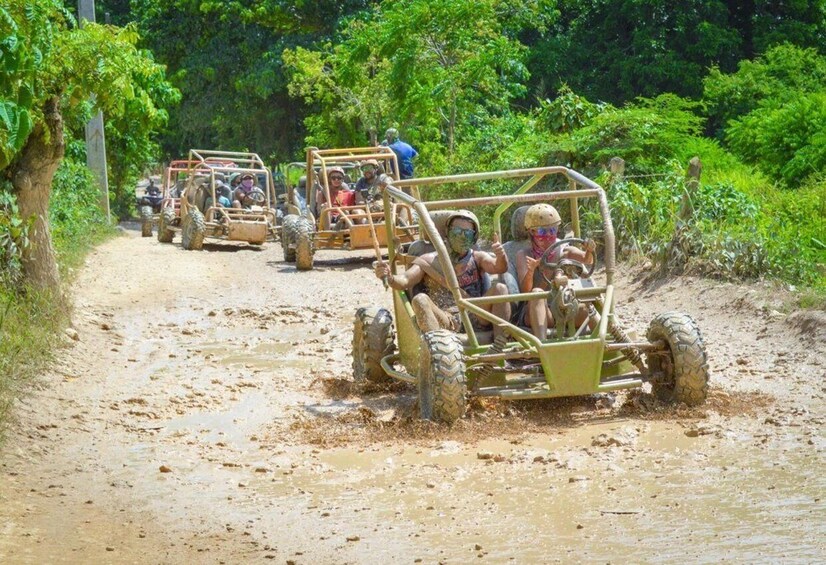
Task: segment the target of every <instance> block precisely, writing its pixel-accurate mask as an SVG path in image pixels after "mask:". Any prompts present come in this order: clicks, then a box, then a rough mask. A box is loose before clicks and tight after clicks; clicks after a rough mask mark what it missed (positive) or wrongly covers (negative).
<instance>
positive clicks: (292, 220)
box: [281, 214, 301, 263]
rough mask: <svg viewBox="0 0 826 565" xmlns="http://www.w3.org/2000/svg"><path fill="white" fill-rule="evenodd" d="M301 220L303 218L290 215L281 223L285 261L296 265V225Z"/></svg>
mask: <svg viewBox="0 0 826 565" xmlns="http://www.w3.org/2000/svg"><path fill="white" fill-rule="evenodd" d="M300 219H301V216H299V215H297V214H288V215H287V216H284V220H283V221H282V222H281V248H282V249H283V250H284V260H285V261H287V262H288V263H295V247H294V245H295V238H296V224H297V223H298V220H300ZM291 245H293V247H292V249H290V246H291Z"/></svg>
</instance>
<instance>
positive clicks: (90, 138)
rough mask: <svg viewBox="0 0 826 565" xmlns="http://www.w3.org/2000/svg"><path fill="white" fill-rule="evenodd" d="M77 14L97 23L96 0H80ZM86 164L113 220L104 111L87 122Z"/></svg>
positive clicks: (80, 18)
mask: <svg viewBox="0 0 826 565" xmlns="http://www.w3.org/2000/svg"><path fill="white" fill-rule="evenodd" d="M77 15H78V18H77V19H78V21H79V22H80V26H81V27H83V23H84V21H87V22H92V23H95V0H78V2H77ZM86 166H87V167H89V168H90V169H91V170H92V173H93V174H94V175H95V178H96V179H97V181H98V186H99V187H100V209H101V210H103V213H104V215H105V216H106V221H107V222H110V221H111V219H112V218H111V214H110V212H109V176H108V174H107V172H106V137H105V135H104V130H103V112H101V111H98V113H97V114H96V115H95V116H94V117H93V118H92V119H91V120H89V123H87V124H86Z"/></svg>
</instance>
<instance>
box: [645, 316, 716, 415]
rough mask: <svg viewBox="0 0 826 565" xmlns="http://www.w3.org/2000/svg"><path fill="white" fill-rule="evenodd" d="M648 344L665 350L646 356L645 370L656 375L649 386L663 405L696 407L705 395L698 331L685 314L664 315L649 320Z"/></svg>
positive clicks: (703, 355)
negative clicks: (674, 404) (665, 403)
mask: <svg viewBox="0 0 826 565" xmlns="http://www.w3.org/2000/svg"><path fill="white" fill-rule="evenodd" d="M647 337H648V341H650V342H651V343H654V342H657V341H662V342H664V343H665V345H666V348H665V350H664V351H654V352H651V353H649V354H648V367H649V369H650V370H651V371H652V372H655V373H659V376H658V378H657V379H656V380H654V381H653V383H652V388H653V391H654V394H656V395H657V397H658V398H659V399H660V400H662V401H663V402H669V403H672V402H673V403H677V402H684V403H685V404H687V405H689V406H696V405H698V404H702V403H703V402H705V400H706V397H707V396H708V360H707V358H706V349H705V345H704V344H703V338H702V336H701V335H700V328H699V327H698V326H697V323H696V322H695V321H694V320H693V319H692V318H691V316H689V315H688V314H683V313H681V312H666V313H664V314H660V315H659V316H657V317H656V318H654V319H653V320H652V321H651V324H650V325H649V327H648V334H647Z"/></svg>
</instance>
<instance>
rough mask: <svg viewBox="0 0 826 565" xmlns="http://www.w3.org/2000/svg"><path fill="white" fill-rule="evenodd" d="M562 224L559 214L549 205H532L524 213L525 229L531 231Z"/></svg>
mask: <svg viewBox="0 0 826 565" xmlns="http://www.w3.org/2000/svg"><path fill="white" fill-rule="evenodd" d="M561 222H562V218H560V217H559V212H557V211H556V208H554V207H553V206H551V205H550V204H534V205H533V206H531V207H530V208H528V211H527V212H526V213H525V229H526V230H532V229H534V228H539V227H542V226H556V225H559V224H560V223H561Z"/></svg>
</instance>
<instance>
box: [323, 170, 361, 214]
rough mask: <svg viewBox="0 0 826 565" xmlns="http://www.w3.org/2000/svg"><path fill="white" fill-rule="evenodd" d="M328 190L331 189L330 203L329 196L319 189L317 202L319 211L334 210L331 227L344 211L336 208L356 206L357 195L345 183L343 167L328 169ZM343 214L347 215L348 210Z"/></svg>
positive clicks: (331, 212)
mask: <svg viewBox="0 0 826 565" xmlns="http://www.w3.org/2000/svg"><path fill="white" fill-rule="evenodd" d="M327 188H329V189H330V202H332V204H329V203H328V202H327V196H326V195H325V194H324V191H323V190H322V189H321V187H319V188H318V189H317V190H316V202H318V205H319V210H321V212H322V213H323V211H324V210H325V209H327V208H331V207H332V208H334V209H333V210H331V211H330V225H331V226H332V225H335V224H336V223H338V221H339V220H340V219H341V213H342V211H338V210H335V208H345V207H348V206H355V205H356V193H355V192H353V191H352V190H350V187H349V186H347V183H346V182H344V169H342V168H341V167H330V168H329V169H327ZM343 213H345V214H347V213H348V212H347V211H346V210H344V211H343Z"/></svg>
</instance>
